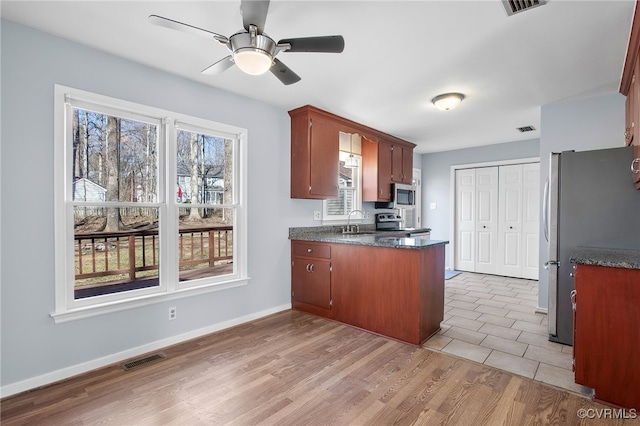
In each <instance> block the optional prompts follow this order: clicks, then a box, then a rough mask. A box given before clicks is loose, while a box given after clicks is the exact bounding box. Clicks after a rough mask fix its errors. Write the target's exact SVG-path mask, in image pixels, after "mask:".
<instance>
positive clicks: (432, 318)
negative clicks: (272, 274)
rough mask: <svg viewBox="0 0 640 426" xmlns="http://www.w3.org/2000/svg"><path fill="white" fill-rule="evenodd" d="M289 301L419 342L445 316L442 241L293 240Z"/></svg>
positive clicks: (299, 308)
mask: <svg viewBox="0 0 640 426" xmlns="http://www.w3.org/2000/svg"><path fill="white" fill-rule="evenodd" d="M291 252H292V253H291V254H292V258H291V268H292V269H291V305H292V307H293V308H294V309H298V310H301V311H304V312H308V313H311V314H315V315H320V316H324V317H326V318H331V319H334V320H336V321H340V322H342V323H345V324H349V325H352V326H355V327H358V328H361V329H363V330H367V331H371V332H373V333H377V334H380V335H383V336H387V337H391V338H393V339H397V340H401V341H403V342H407V343H411V344H414V345H420V344H421V343H423V342H424V341H425V340H427V339H428V338H429V337H431V336H432V335H434V334H435V333H437V332H438V330H440V322H441V321H442V320H443V316H444V244H442V245H434V246H432V247H428V248H423V249H401V248H388V247H371V246H365V245H354V244H330V243H326V244H324V243H315V242H304V241H296V240H293V241H292V242H291Z"/></svg>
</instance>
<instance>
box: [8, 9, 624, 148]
mask: <svg viewBox="0 0 640 426" xmlns="http://www.w3.org/2000/svg"><path fill="white" fill-rule="evenodd" d="M0 4H1V16H2V18H4V19H8V20H11V21H14V22H17V23H20V24H23V25H26V26H29V27H33V28H36V29H39V30H42V31H45V32H47V33H51V34H53V35H56V36H59V37H63V38H66V39H69V40H73V41H76V42H78V43H82V44H85V45H88V46H91V47H94V48H96V49H100V50H103V51H106V52H109V53H112V54H114V55H118V56H122V57H125V58H128V59H131V60H133V61H137V62H140V63H143V64H146V65H149V66H152V67H155V68H159V69H162V70H165V71H168V72H171V73H173V74H177V75H180V76H183V77H186V78H189V79H193V80H195V81H198V82H201V83H203V84H207V85H211V86H214V87H218V88H221V89H224V90H228V91H230V92H234V93H238V94H240V95H244V96H247V97H250V98H254V99H258V100H261V101H265V102H268V103H271V104H273V105H276V106H278V107H280V108H283V109H285V110H290V109H293V108H296V107H299V106H302V105H306V104H311V105H314V106H317V107H319V108H322V109H325V110H328V111H330V112H333V113H335V114H338V115H340V116H343V117H346V118H349V119H351V120H354V121H357V122H359V123H362V124H365V125H368V126H371V127H374V128H376V129H379V130H381V131H383V132H386V133H389V134H392V135H395V136H398V137H400V138H403V139H406V140H409V141H411V142H414V143H416V144H417V145H418V146H417V148H416V152H417V153H427V152H435V151H445V150H450V149H458V148H465V147H471V146H480V145H489V144H494V143H501V142H510V141H517V140H524V139H533V138H538V137H540V107H541V105H545V104H549V103H553V102H558V101H562V100H567V99H571V98H579V97H585V96H590V95H595V94H599V93H610V92H616V91H617V89H618V85H619V82H620V76H621V72H622V67H623V64H624V56H625V52H626V44H627V40H628V36H629V29H630V25H631V19H632V15H633V9H634V3H633V0H624V1H611V0H609V1H606V0H603V1H577V0H575V1H574V0H549V2H548V3H547V4H546V5H544V6H540V7H537V8H534V9H531V10H528V11H525V12H522V13H520V14H516V15H514V16H510V17H508V16H507V14H506V12H505V10H504V7H503V4H502V2H501V1H499V0H482V1H452V0H446V1H293V2H292V1H279V0H272V2H271V5H270V8H269V13H268V16H267V21H266V24H265V32H266V33H267V34H268V35H269V36H271V37H272V38H273V39H275V40H276V41H277V40H280V39H282V38H293V37H305V36H317V35H333V34H342V35H343V36H344V38H345V49H344V52H343V53H342V54H324V53H287V52H283V53H281V54H280V55H278V58H279V59H280V60H282V62H284V63H285V64H286V65H288V66H289V67H290V68H291V69H292V70H293V71H295V72H296V73H297V74H298V75H300V76H301V77H302V81H300V82H299V83H296V84H293V85H290V86H284V85H283V84H281V83H280V82H279V81H278V80H277V79H276V78H275V77H274V76H273V75H272V74H271V73H266V74H264V75H261V76H255V77H254V76H249V75H246V74H243V73H242V72H241V71H240V70H238V69H237V68H236V67H233V68H231V69H229V70H227V71H226V72H225V73H223V74H222V75H218V76H206V75H201V74H200V71H201V70H202V69H204V68H205V67H207V66H209V65H211V64H212V63H214V62H216V61H217V60H218V59H221V58H223V57H224V56H226V55H227V54H228V51H227V50H226V48H225V47H224V46H222V45H221V44H219V43H217V42H215V41H213V40H207V39H204V38H200V37H196V36H194V35H190V34H185V33H182V32H178V31H173V30H170V29H167V28H162V27H158V26H154V25H151V24H150V23H149V22H148V21H147V17H148V16H149V15H150V14H157V15H161V16H165V17H168V18H171V19H174V20H177V21H181V22H184V23H188V24H191V25H195V26H197V27H201V28H205V29H208V30H210V31H213V32H217V33H220V34H223V35H226V36H230V35H232V34H233V33H235V32H237V31H238V30H239V29H241V28H242V20H241V17H240V9H239V6H240V1H239V0H236V1H195V2H185V1H181V2H173V1H140V2H131V1H126V2H125V1H106V2H101V1H66V2H63V1H43V2H34V1H2V2H1V3H0ZM451 91H455V92H462V93H464V94H465V95H466V99H465V100H464V101H463V102H462V104H461V105H460V106H459V107H458V108H457V109H455V110H451V111H446V112H445V111H440V110H437V109H436V108H435V107H434V106H433V105H432V104H431V102H430V100H431V99H432V98H433V97H434V96H436V95H438V94H441V93H444V92H451ZM528 125H532V126H534V127H535V128H536V131H534V132H529V133H520V132H519V131H518V130H516V128H517V127H522V126H528Z"/></svg>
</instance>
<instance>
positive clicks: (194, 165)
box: [189, 133, 202, 220]
mask: <svg viewBox="0 0 640 426" xmlns="http://www.w3.org/2000/svg"><path fill="white" fill-rule="evenodd" d="M189 142H190V144H189V146H190V151H189V165H190V167H191V204H197V203H198V152H199V150H198V134H197V133H191V138H190V139H189ZM201 219H202V217H201V216H200V210H199V209H197V208H194V207H192V208H191V211H190V213H189V220H201Z"/></svg>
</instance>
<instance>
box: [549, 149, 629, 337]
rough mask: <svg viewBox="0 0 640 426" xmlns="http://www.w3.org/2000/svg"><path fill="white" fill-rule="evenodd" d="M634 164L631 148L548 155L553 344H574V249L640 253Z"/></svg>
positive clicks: (550, 305)
mask: <svg viewBox="0 0 640 426" xmlns="http://www.w3.org/2000/svg"><path fill="white" fill-rule="evenodd" d="M632 160H633V149H632V148H631V147H621V148H610V149H602V150H594V151H579V152H575V151H565V152H562V153H552V154H551V158H550V162H549V179H548V181H547V185H545V191H544V192H545V195H544V196H543V222H544V223H543V225H544V235H545V238H546V239H547V241H548V243H549V254H548V257H547V259H548V260H547V262H545V268H547V270H548V273H549V313H548V320H549V340H551V341H554V342H559V343H564V344H566V345H572V344H573V312H572V308H571V297H570V293H571V291H572V290H573V289H574V283H573V276H572V272H573V265H572V264H571V263H570V262H569V259H570V258H571V254H572V252H573V250H574V249H575V248H576V247H577V246H593V247H607V248H634V249H640V190H636V189H635V186H634V184H633V183H632V180H631V170H630V166H631V161H632ZM603 298H606V295H603ZM603 303H606V300H603Z"/></svg>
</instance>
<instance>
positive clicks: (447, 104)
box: [431, 93, 464, 111]
mask: <svg viewBox="0 0 640 426" xmlns="http://www.w3.org/2000/svg"><path fill="white" fill-rule="evenodd" d="M463 99H464V95H463V94H462V93H443V94H442V95H438V96H436V97H435V98H433V99H431V102H432V103H433V104H434V105H435V106H436V108H438V109H441V110H443V111H449V110H450V109H453V108H455V107H457V106H458V105H459V104H460V102H462V100H463Z"/></svg>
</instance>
